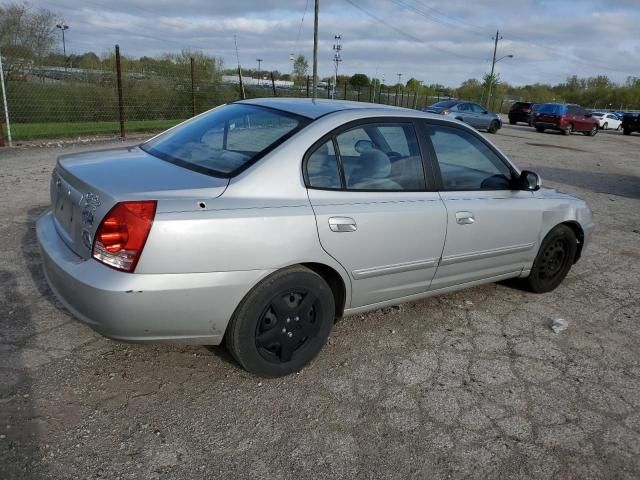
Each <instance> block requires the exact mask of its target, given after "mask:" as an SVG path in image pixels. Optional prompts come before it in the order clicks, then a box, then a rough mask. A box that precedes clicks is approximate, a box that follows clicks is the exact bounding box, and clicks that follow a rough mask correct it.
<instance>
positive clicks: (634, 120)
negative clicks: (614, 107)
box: [622, 112, 640, 135]
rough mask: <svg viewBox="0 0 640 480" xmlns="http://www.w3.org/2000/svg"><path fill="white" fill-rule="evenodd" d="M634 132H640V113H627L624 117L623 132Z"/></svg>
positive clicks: (629, 133)
mask: <svg viewBox="0 0 640 480" xmlns="http://www.w3.org/2000/svg"><path fill="white" fill-rule="evenodd" d="M632 132H640V113H639V112H635V113H631V112H629V113H625V114H624V117H622V133H624V134H625V135H631V133H632Z"/></svg>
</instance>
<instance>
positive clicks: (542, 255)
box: [524, 225, 578, 293]
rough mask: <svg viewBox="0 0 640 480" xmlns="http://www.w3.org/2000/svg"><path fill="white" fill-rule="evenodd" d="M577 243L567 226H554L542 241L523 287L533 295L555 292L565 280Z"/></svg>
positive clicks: (574, 255)
mask: <svg viewBox="0 0 640 480" xmlns="http://www.w3.org/2000/svg"><path fill="white" fill-rule="evenodd" d="M577 248H578V243H577V240H576V235H575V233H573V230H571V228H569V227H568V226H567V225H557V226H555V227H554V228H553V229H552V230H551V231H550V232H549V233H548V234H547V236H546V237H544V240H543V241H542V245H541V246H540V250H539V251H538V255H537V256H536V259H535V260H534V262H533V267H532V268H531V273H530V274H529V276H528V277H527V278H526V279H524V286H525V287H526V288H527V290H530V291H532V292H534V293H547V292H550V291H552V290H555V289H556V288H557V287H558V285H560V284H561V283H562V281H563V280H564V279H565V277H566V276H567V274H568V273H569V270H571V265H573V260H574V259H575V257H576V250H577Z"/></svg>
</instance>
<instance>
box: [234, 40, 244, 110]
mask: <svg viewBox="0 0 640 480" xmlns="http://www.w3.org/2000/svg"><path fill="white" fill-rule="evenodd" d="M233 43H234V44H235V46H236V60H237V61H238V82H240V98H241V99H242V100H244V99H245V94H244V84H243V83H242V68H241V67H240V54H239V53H238V37H237V36H236V35H234V36H233Z"/></svg>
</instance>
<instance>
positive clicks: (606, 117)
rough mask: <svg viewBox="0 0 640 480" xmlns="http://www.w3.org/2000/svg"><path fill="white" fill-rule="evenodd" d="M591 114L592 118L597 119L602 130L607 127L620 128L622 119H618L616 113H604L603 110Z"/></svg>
mask: <svg viewBox="0 0 640 480" xmlns="http://www.w3.org/2000/svg"><path fill="white" fill-rule="evenodd" d="M591 115H592V116H593V118H595V119H597V120H598V126H599V127H600V128H601V129H602V130H607V129H609V128H613V129H614V130H620V126H621V125H622V121H620V119H618V116H617V115H616V114H614V113H604V112H592V113H591Z"/></svg>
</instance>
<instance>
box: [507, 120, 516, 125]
mask: <svg viewBox="0 0 640 480" xmlns="http://www.w3.org/2000/svg"><path fill="white" fill-rule="evenodd" d="M516 123H518V122H516V121H515V120H509V125H515V124H516Z"/></svg>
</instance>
